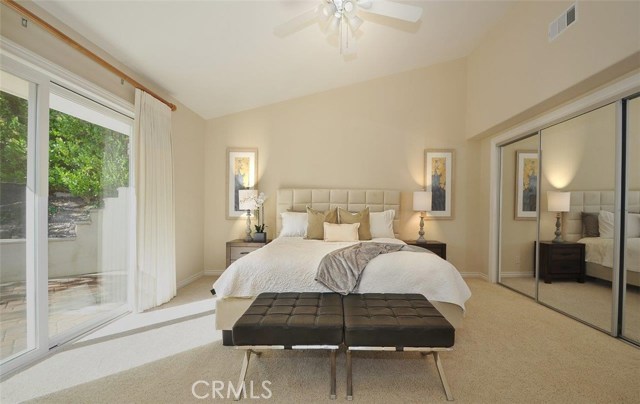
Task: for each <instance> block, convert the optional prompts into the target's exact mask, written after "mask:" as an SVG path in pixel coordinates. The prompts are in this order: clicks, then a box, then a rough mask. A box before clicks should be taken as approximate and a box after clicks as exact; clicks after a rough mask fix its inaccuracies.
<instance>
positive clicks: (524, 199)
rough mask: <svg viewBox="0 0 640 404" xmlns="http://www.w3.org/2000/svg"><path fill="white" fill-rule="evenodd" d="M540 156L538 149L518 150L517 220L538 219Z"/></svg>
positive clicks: (515, 216) (515, 211) (515, 199)
mask: <svg viewBox="0 0 640 404" xmlns="http://www.w3.org/2000/svg"><path fill="white" fill-rule="evenodd" d="M539 172H540V157H539V155H538V152H537V151H536V150H516V186H515V190H516V195H515V198H514V201H515V209H514V219H515V220H536V217H537V216H538V206H537V204H538V176H539Z"/></svg>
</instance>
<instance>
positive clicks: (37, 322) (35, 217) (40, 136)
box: [0, 53, 50, 374]
mask: <svg viewBox="0 0 640 404" xmlns="http://www.w3.org/2000/svg"><path fill="white" fill-rule="evenodd" d="M0 67H1V68H2V70H3V71H6V72H7V73H10V74H12V75H14V76H16V77H19V78H21V79H23V80H26V81H28V82H29V107H28V124H27V196H26V202H27V204H26V205H27V207H26V216H27V217H26V248H25V251H26V304H27V309H26V311H27V336H26V337H27V350H26V351H23V352H22V353H20V354H18V355H17V356H15V357H14V358H12V359H10V360H7V361H6V362H5V363H3V365H2V372H1V373H2V374H5V373H8V372H11V371H13V370H15V369H18V368H21V367H23V366H25V365H26V364H28V363H31V362H32V361H34V360H36V359H38V358H40V357H42V356H44V355H46V353H47V352H48V350H49V306H48V305H49V301H48V296H47V292H48V282H49V279H48V271H47V268H48V248H47V241H48V240H47V231H48V219H47V203H48V192H49V175H48V174H49V87H50V86H49V78H48V77H47V76H45V75H43V74H41V73H40V72H38V71H36V70H33V69H30V68H28V67H25V66H24V65H22V64H21V63H19V62H17V61H15V60H13V59H11V58H9V57H7V55H5V54H2V53H0ZM32 100H34V102H31V101H32ZM29 346H33V349H29V348H28V347H29Z"/></svg>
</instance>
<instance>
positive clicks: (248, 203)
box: [238, 189, 258, 241]
mask: <svg viewBox="0 0 640 404" xmlns="http://www.w3.org/2000/svg"><path fill="white" fill-rule="evenodd" d="M257 196H258V190H256V189H241V190H239V191H238V201H239V202H240V203H239V204H238V209H240V210H246V211H247V231H246V233H247V235H246V237H245V238H244V241H253V238H251V211H252V210H254V209H256V198H257Z"/></svg>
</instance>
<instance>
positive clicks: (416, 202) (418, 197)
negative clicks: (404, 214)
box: [413, 191, 431, 243]
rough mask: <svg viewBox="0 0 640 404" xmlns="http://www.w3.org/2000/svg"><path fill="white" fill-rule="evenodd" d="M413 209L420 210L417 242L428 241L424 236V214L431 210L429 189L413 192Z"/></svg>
mask: <svg viewBox="0 0 640 404" xmlns="http://www.w3.org/2000/svg"><path fill="white" fill-rule="evenodd" d="M413 210H414V211H415V212H420V231H419V232H418V236H419V237H418V239H417V240H416V243H426V242H427V240H425V238H424V214H425V212H431V192H429V191H415V192H414V193H413Z"/></svg>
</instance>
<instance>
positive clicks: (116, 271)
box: [48, 85, 132, 341]
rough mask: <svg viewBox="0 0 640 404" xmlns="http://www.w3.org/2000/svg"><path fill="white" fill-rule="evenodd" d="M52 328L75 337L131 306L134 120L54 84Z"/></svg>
mask: <svg viewBox="0 0 640 404" xmlns="http://www.w3.org/2000/svg"><path fill="white" fill-rule="evenodd" d="M49 105H50V110H49V203H48V218H49V230H48V233H49V243H48V251H49V254H48V255H49V259H48V262H49V268H48V269H49V270H48V274H49V281H48V284H49V292H48V297H49V335H50V336H51V337H52V338H53V339H54V340H55V341H58V340H60V339H61V340H64V339H65V337H71V336H74V335H76V334H77V332H78V331H80V330H82V329H84V328H86V327H87V326H89V325H91V324H93V323H96V322H100V321H103V320H104V318H105V317H109V316H112V315H113V313H114V311H118V310H125V309H126V303H127V279H128V268H129V240H130V232H129V227H130V226H129V223H130V220H131V215H130V213H129V207H130V204H131V188H130V186H129V165H130V160H129V143H130V138H131V132H132V121H131V119H130V118H127V117H123V116H122V115H120V114H118V113H115V112H113V111H111V110H109V109H107V108H105V107H103V106H101V105H99V104H97V103H96V102H94V101H91V100H89V99H87V98H85V97H82V96H79V95H77V94H75V93H73V92H71V91H68V90H66V89H64V88H62V87H59V86H56V85H52V90H51V96H50V104H49Z"/></svg>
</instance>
